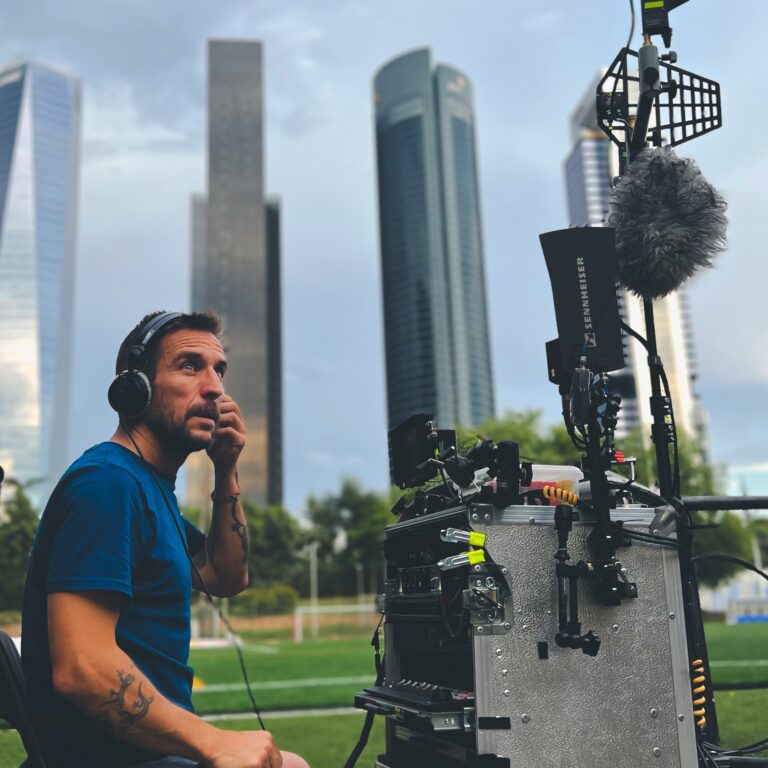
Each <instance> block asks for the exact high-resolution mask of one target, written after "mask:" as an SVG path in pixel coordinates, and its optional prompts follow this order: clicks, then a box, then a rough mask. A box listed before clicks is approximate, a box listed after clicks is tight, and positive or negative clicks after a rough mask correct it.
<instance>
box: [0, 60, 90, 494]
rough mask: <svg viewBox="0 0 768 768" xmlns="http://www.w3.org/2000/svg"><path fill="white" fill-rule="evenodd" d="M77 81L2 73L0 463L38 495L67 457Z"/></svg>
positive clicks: (52, 73) (8, 69) (19, 71)
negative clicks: (36, 482)
mask: <svg viewBox="0 0 768 768" xmlns="http://www.w3.org/2000/svg"><path fill="white" fill-rule="evenodd" d="M79 156H80V82H79V80H77V79H75V78H73V77H70V76H68V75H65V74H63V73H61V72H58V71H56V70H54V69H51V68H49V67H47V66H43V65H40V64H36V63H30V62H16V63H13V64H10V65H8V66H5V67H3V68H2V69H0V465H2V466H3V467H4V468H5V471H6V474H7V476H9V477H12V478H14V479H16V480H17V481H19V482H21V483H27V482H29V481H32V480H41V479H42V481H43V482H42V483H40V484H37V485H33V486H31V487H30V495H31V496H32V497H33V499H34V500H35V501H38V502H39V501H40V500H41V499H42V497H43V496H44V494H45V491H46V490H47V489H48V488H49V486H50V483H52V482H55V481H56V480H57V479H58V475H59V474H60V473H61V472H62V471H63V469H65V465H66V462H67V458H68V457H67V439H68V422H69V405H70V403H69V400H70V376H71V361H72V326H73V318H72V314H73V293H74V265H75V230H76V223H77V197H78V177H79Z"/></svg>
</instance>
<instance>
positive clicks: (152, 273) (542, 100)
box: [0, 0, 768, 515]
mask: <svg viewBox="0 0 768 768" xmlns="http://www.w3.org/2000/svg"><path fill="white" fill-rule="evenodd" d="M726 5H727V14H726V12H725V10H724V8H725V7H726ZM629 9H630V5H629V2H628V1H627V2H625V1H624V0H591V2H588V3H574V2H573V1H572V0H550V1H549V2H546V3H545V2H537V3H522V2H519V1H517V0H472V2H470V1H469V0H464V1H463V2H459V1H458V0H388V2H387V3H381V2H374V1H373V0H312V1H311V2H310V0H296V1H292V0H280V2H277V1H273V0H259V1H258V2H254V1H253V0H251V1H250V2H248V1H247V0H230V1H228V2H220V3H210V2H201V1H200V0H163V2H156V1H153V2H149V0H132V1H131V2H127V0H123V1H122V2H117V1H116V0H113V2H103V0H68V2H66V3H50V2H43V0H25V2H23V3H20V2H17V0H0V31H1V32H2V34H0V63H5V62H7V61H10V60H12V59H16V58H19V57H20V58H24V59H32V60H36V61H39V62H41V63H44V64H48V65H52V66H55V67H57V68H60V69H62V70H65V71H66V72H68V73H70V74H72V75H75V76H76V77H78V78H80V79H81V81H82V84H83V139H82V169H81V179H80V212H79V231H78V249H77V250H78V256H77V278H76V303H75V329H74V356H73V361H72V376H73V396H72V416H73V419H72V428H71V434H70V437H69V451H70V456H71V458H72V459H74V458H75V457H77V456H78V455H79V454H80V453H82V451H83V450H85V449H86V448H87V447H88V446H89V445H91V444H93V443H95V442H99V441H101V440H103V439H106V438H107V437H108V436H109V435H110V434H111V433H112V431H113V429H114V424H115V418H114V413H113V412H112V411H111V410H110V408H109V406H108V404H107V400H106V391H107V388H108V386H109V383H110V381H111V378H112V375H113V374H112V371H113V365H114V358H115V354H116V350H117V348H118V346H119V343H120V341H121V340H122V338H123V337H124V336H125V334H126V333H127V332H128V330H130V328H131V327H133V325H134V324H135V323H136V322H137V321H138V320H139V319H140V318H141V317H142V316H143V315H144V314H145V313H146V312H148V311H151V310H153V309H160V308H163V309H182V310H183V309H188V307H189V281H190V263H189V262H190V255H189V254H190V242H189V241H190V214H189V206H190V203H189V199H190V195H191V194H192V193H194V192H202V191H204V189H205V175H206V167H205V141H206V136H205V125H206V116H205V108H206V93H205V80H206V53H205V52H206V41H207V40H208V39H209V38H238V39H254V40H260V41H262V43H263V45H264V65H265V72H264V86H265V108H266V150H265V158H266V174H267V184H266V188H267V192H268V193H270V194H275V195H279V196H280V198H281V201H282V212H283V290H284V293H283V331H284V336H283V356H284V401H283V408H284V415H285V422H284V446H285V455H284V462H285V478H284V479H285V503H286V506H287V507H288V508H289V509H291V510H292V511H293V512H294V513H295V514H297V515H301V514H302V510H303V509H304V506H305V503H306V499H307V497H308V496H309V495H310V494H315V495H317V494H322V493H327V492H332V491H335V490H337V489H338V488H339V485H340V478H341V477H343V476H351V477H356V478H358V479H359V480H360V481H361V483H362V484H363V485H364V486H366V487H368V488H378V489H384V488H386V487H387V484H388V477H387V475H388V462H387V439H386V397H385V378H384V377H385V373H384V350H383V325H382V308H381V291H380V267H379V248H378V224H377V211H376V186H375V183H376V182H375V179H376V175H375V158H374V134H373V123H372V93H371V80H372V78H373V75H374V73H375V72H376V70H377V69H378V68H379V67H381V66H382V64H384V63H385V62H386V61H388V60H389V59H391V58H393V57H395V56H397V55H399V54H400V53H403V52H404V51H407V50H410V49H413V48H417V47H423V46H429V47H430V48H431V49H432V52H433V56H434V59H435V61H436V62H440V63H446V64H450V65H452V66H454V67H456V68H458V69H460V70H462V71H463V72H464V73H465V74H466V75H467V76H468V78H469V79H470V80H471V81H472V83H473V86H474V90H475V112H476V121H477V142H478V157H479V174H480V190H481V205H482V219H483V236H484V243H485V259H486V279H487V282H488V301H489V314H490V327H491V345H492V355H493V374H494V382H495V391H496V403H497V411H498V413H499V414H502V413H504V412H505V411H508V410H527V409H539V410H541V411H542V413H543V421H544V422H545V423H554V422H556V421H557V420H558V418H559V408H560V404H559V398H558V396H557V391H556V389H555V388H554V387H553V386H552V385H551V384H549V382H548V381H547V378H546V359H545V355H544V343H545V342H546V341H547V340H548V339H551V338H553V337H554V336H555V335H556V327H555V318H554V310H553V306H552V297H551V292H550V288H549V281H548V277H547V273H546V268H545V265H544V259H543V257H542V254H541V251H540V248H539V244H538V235H539V234H540V233H542V232H546V231H549V230H553V229H560V228H562V227H565V226H567V224H568V221H567V215H566V205H565V191H564V184H563V161H564V159H565V157H566V156H567V154H568V151H569V149H570V146H569V131H568V118H569V115H570V113H571V111H572V109H573V108H574V106H575V105H576V103H577V102H578V101H579V100H580V99H581V97H582V95H583V93H584V91H585V89H586V88H587V85H588V84H589V82H590V81H591V80H592V78H593V77H594V75H595V73H596V72H597V71H598V69H599V68H600V67H602V66H608V65H609V64H610V63H611V61H612V60H613V58H614V57H615V55H616V54H617V53H618V51H619V49H620V48H621V47H622V46H623V45H624V44H625V43H626V40H627V36H628V33H629V26H630V10H629ZM726 16H727V18H726ZM671 24H672V27H673V29H674V39H673V46H672V47H673V49H674V50H676V51H677V52H678V57H679V58H678V66H681V67H683V68H685V69H689V70H691V71H693V72H695V73H697V74H701V75H703V76H706V77H709V78H712V79H714V80H717V81H719V82H720V84H721V87H722V94H723V127H722V128H721V129H720V130H718V131H715V132H713V133H710V134H707V135H706V136H703V137H700V138H698V139H695V140H694V141H692V142H689V143H687V144H684V145H682V146H680V147H678V149H677V151H678V153H679V154H681V155H684V156H687V157H692V158H694V159H695V160H696V162H697V163H698V165H699V167H700V168H701V170H702V172H703V173H704V175H705V176H706V177H707V179H708V180H709V181H710V182H711V183H712V184H713V185H714V186H715V187H716V188H717V189H718V190H719V191H720V192H721V194H722V195H723V196H724V197H725V199H726V200H727V202H728V205H729V211H728V216H729V220H730V225H729V247H728V250H727V252H725V253H724V254H722V255H721V256H720V257H718V259H717V261H716V264H715V267H714V268H713V269H711V270H709V271H708V272H706V273H704V274H702V275H701V276H697V277H696V278H694V279H693V280H692V281H691V282H690V283H689V287H690V293H691V300H692V308H693V320H694V331H695V342H696V347H697V353H698V360H699V368H700V378H699V381H698V385H697V386H698V390H699V392H700V394H701V396H702V399H703V402H704V405H705V407H706V409H707V411H708V413H709V429H710V438H711V456H712V459H713V460H714V461H715V462H717V463H722V464H727V465H728V466H729V467H730V468H731V477H732V490H735V491H739V490H743V489H746V490H747V491H748V492H750V493H768V441H767V440H766V437H765V434H766V431H767V429H766V428H768V416H767V415H766V414H767V413H768V410H767V409H766V405H765V401H766V394H767V390H768V354H766V351H768V323H766V315H767V314H768V311H767V310H766V303H767V301H768V300H767V299H766V296H765V286H766V284H767V283H768V268H767V267H766V259H765V257H766V253H765V251H766V248H765V240H766V238H765V234H764V224H765V217H766V214H767V213H768V206H766V202H765V201H766V195H765V191H764V188H765V179H766V178H768V139H766V138H765V137H764V134H765V131H764V125H765V123H766V119H767V118H768V99H766V98H765V97H764V94H763V86H764V83H765V82H766V80H767V79H768V60H767V59H766V57H765V54H764V46H765V41H764V32H765V29H768V3H766V2H765V0H732V1H731V2H729V3H727V4H724V3H723V2H722V1H721V0H690V2H688V3H687V4H686V5H684V6H682V7H680V8H678V9H676V10H675V11H674V12H673V13H672V15H671ZM640 42H641V39H640V35H639V27H638V28H636V30H635V36H634V38H633V46H634V47H637V46H638V45H639V44H640ZM444 426H447V425H444ZM179 490H180V491H183V484H182V483H180V487H179ZM180 495H182V496H183V493H180Z"/></svg>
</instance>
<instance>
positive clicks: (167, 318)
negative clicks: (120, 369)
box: [128, 312, 182, 370]
mask: <svg viewBox="0 0 768 768" xmlns="http://www.w3.org/2000/svg"><path fill="white" fill-rule="evenodd" d="M181 315H182V313H181V312H161V313H160V314H159V315H157V316H155V317H153V318H152V319H151V320H148V321H147V322H146V323H145V324H144V325H143V326H142V327H141V328H139V333H138V336H139V338H140V341H139V343H138V344H134V345H133V346H131V348H130V350H129V352H128V370H136V369H137V368H138V367H139V365H140V364H141V363H143V362H144V354H145V353H146V351H147V344H149V342H150V340H151V339H152V337H153V336H154V335H155V334H156V333H158V331H160V330H162V329H163V328H165V326H166V325H168V324H169V323H171V322H172V321H174V320H176V318H178V317H181Z"/></svg>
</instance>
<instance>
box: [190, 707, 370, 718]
mask: <svg viewBox="0 0 768 768" xmlns="http://www.w3.org/2000/svg"><path fill="white" fill-rule="evenodd" d="M364 714H365V712H363V710H362V709H355V708H354V707H331V708H329V709H283V710H277V711H275V712H262V713H261V716H262V717H263V718H264V720H267V721H268V720H282V719H283V718H289V717H326V716H335V715H364ZM255 719H256V715H255V714H254V713H253V712H228V713H226V714H221V715H203V720H211V721H216V720H255Z"/></svg>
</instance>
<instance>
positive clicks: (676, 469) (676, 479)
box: [621, 0, 680, 496]
mask: <svg viewBox="0 0 768 768" xmlns="http://www.w3.org/2000/svg"><path fill="white" fill-rule="evenodd" d="M630 1H631V0H630ZM633 10H634V6H633ZM621 328H622V330H623V331H626V333H628V334H629V335H630V336H632V337H633V338H635V339H637V340H638V341H639V342H640V343H641V344H642V345H643V347H645V349H646V351H647V350H648V341H647V340H646V339H644V338H643V337H642V336H641V335H640V334H639V333H638V332H637V331H635V330H634V329H633V328H631V327H630V326H629V325H627V323H625V322H624V321H623V320H622V321H621ZM657 357H658V355H657ZM658 360H659V376H661V380H662V382H663V383H664V392H665V393H666V395H667V399H668V400H669V418H670V423H671V425H672V452H673V461H674V465H673V470H672V473H673V474H672V495H673V496H679V495H680V455H679V451H678V444H677V423H676V422H675V412H674V409H673V407H672V394H671V392H670V389H669V380H668V379H667V372H666V371H665V370H664V365H663V364H662V362H661V358H660V357H659V358H658Z"/></svg>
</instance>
